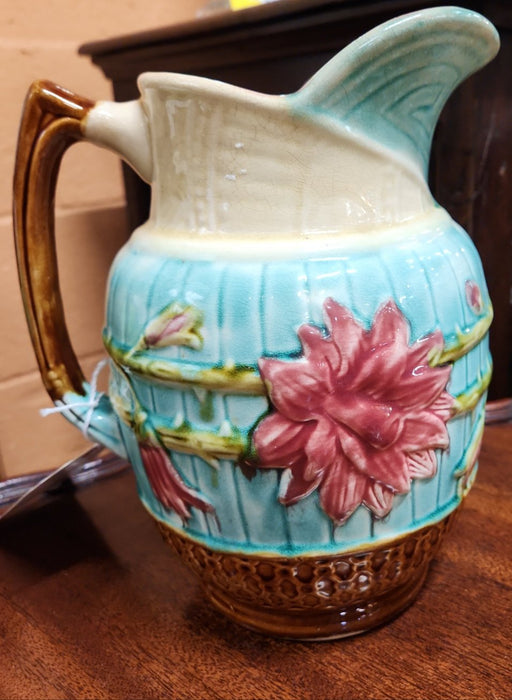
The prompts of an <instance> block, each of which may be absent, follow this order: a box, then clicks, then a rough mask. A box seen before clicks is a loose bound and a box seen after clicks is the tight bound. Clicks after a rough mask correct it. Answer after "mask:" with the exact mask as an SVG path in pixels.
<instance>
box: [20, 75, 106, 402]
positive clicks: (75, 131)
mask: <svg viewBox="0 0 512 700" xmlns="http://www.w3.org/2000/svg"><path fill="white" fill-rule="evenodd" d="M93 106H94V103H93V102H91V101H90V100H87V99H85V98H82V97H79V96H78V95H75V94H73V93H71V92H68V91H67V90H64V89H63V88H61V87H58V86H57V85H55V84H53V83H50V82H48V81H39V82H36V83H34V84H33V85H32V86H31V88H30V90H29V92H28V95H27V98H26V101H25V105H24V109H23V116H22V121H21V126H20V133H19V139H18V149H17V154H16V168H15V173H14V212H13V213H14V235H15V240H16V254H17V259H18V273H19V278H20V286H21V293H22V297H23V303H24V306H25V313H26V316H27V322H28V327H29V331H30V336H31V339H32V344H33V346H34V350H35V354H36V357H37V361H38V363H39V369H40V371H41V376H42V378H43V382H44V385H45V387H46V389H47V391H48V393H49V394H50V396H51V398H52V399H53V400H54V401H56V400H59V399H62V397H63V396H64V395H65V394H66V393H67V392H74V393H76V394H79V395H81V396H83V395H85V394H86V389H85V387H84V376H83V373H82V370H81V369H80V365H79V363H78V360H77V358H76V355H75V353H74V351H73V348H72V346H71V341H70V339H69V335H68V331H67V328H66V323H65V319H64V309H63V305H62V298H61V293H60V287H59V278H58V270H57V256H56V250H55V226H54V220H55V214H54V201H55V189H56V184H57V175H58V172H59V167H60V163H61V160H62V156H63V155H64V152H65V151H66V149H67V148H69V146H70V145H71V144H73V143H75V142H76V141H81V140H82V139H84V138H85V136H84V130H83V129H84V124H85V117H86V115H87V113H88V112H89V110H90V109H91V108H92V107H93Z"/></svg>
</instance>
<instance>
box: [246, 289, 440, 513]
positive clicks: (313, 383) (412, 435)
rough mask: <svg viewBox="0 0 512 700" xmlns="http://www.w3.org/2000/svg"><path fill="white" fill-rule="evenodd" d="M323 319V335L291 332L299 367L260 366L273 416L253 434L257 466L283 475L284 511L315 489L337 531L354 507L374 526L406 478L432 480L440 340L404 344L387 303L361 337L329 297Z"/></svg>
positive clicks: (398, 316)
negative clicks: (434, 361) (299, 351)
mask: <svg viewBox="0 0 512 700" xmlns="http://www.w3.org/2000/svg"><path fill="white" fill-rule="evenodd" d="M324 313H325V321H326V325H327V329H328V331H329V335H327V336H326V335H324V334H323V333H322V332H321V330H320V329H318V328H316V327H315V326H311V325H303V326H301V327H300V328H299V330H298V336H299V339H300V341H301V344H302V348H303V357H302V358H301V359H299V360H297V361H293V362H284V361H280V360H274V359H270V358H262V359H261V360H260V362H259V367H260V373H261V375H262V377H263V379H264V381H265V384H266V386H267V389H268V393H269V396H270V400H271V403H272V404H273V407H274V409H275V410H273V411H272V412H271V413H270V414H269V415H268V416H266V417H265V418H264V419H263V420H262V421H261V422H260V424H259V425H258V427H257V428H256V431H255V433H254V444H255V447H256V449H257V452H258V457H259V460H260V464H259V466H261V467H268V468H279V469H285V470H286V472H285V474H284V475H283V476H284V478H283V479H282V481H281V493H280V501H281V502H282V503H283V504H285V505H291V504H293V503H296V502H297V501H299V500H300V499H302V498H305V497H306V496H307V495H308V494H310V493H311V492H312V491H314V490H315V489H318V490H319V494H320V503H321V506H322V507H323V509H324V510H325V512H326V513H327V514H328V515H329V516H330V517H331V518H332V520H333V521H334V522H335V523H336V524H338V525H340V524H342V523H344V522H345V521H346V520H347V519H348V518H349V517H350V515H351V514H352V513H353V512H354V510H355V509H356V508H357V507H358V506H359V505H361V504H364V505H365V506H366V507H367V508H369V509H370V510H371V511H372V512H373V513H374V514H375V515H376V516H377V517H379V518H381V517H383V516H385V515H386V514H387V513H389V511H390V510H391V507H392V501H393V496H394V495H395V494H401V493H407V492H408V491H409V490H410V484H411V480H412V479H413V478H418V479H426V478H429V477H432V476H433V475H434V474H435V472H436V469H437V459H436V454H435V450H436V449H437V448H441V449H444V448H446V447H448V443H449V438H448V432H447V430H446V425H445V423H446V421H447V420H448V418H450V416H451V409H452V406H453V398H452V397H451V396H450V395H449V394H448V393H447V392H446V390H445V388H446V384H447V382H448V379H449V377H450V372H451V366H443V367H431V366H430V365H429V358H430V357H431V356H433V355H434V353H435V352H436V351H437V352H438V351H439V349H440V348H442V347H443V337H442V334H441V332H440V331H436V332H435V333H432V334H430V335H428V336H426V337H424V338H422V339H420V340H417V341H416V342H414V343H413V344H412V345H409V325H408V323H407V320H406V319H405V317H404V316H403V314H402V313H401V312H400V310H399V309H398V308H397V307H396V305H395V304H394V302H392V301H389V302H388V303H386V304H385V305H383V306H381V307H380V308H379V310H378V311H377V313H376V315H375V318H374V320H373V325H372V327H371V328H370V330H365V329H364V328H363V327H362V326H361V325H360V324H359V323H357V321H356V320H355V319H354V317H353V316H352V314H351V313H350V311H349V310H348V309H346V308H345V307H343V306H340V305H339V304H338V303H337V302H335V301H334V300H332V299H327V300H326V301H325V303H324Z"/></svg>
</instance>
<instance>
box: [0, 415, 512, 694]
mask: <svg viewBox="0 0 512 700" xmlns="http://www.w3.org/2000/svg"><path fill="white" fill-rule="evenodd" d="M511 467H512V424H497V425H492V426H488V427H487V429H486V434H485V439H484V446H483V451H482V456H481V460H480V472H479V476H478V479H477V482H476V485H475V486H474V488H473V490H472V491H471V493H470V495H469V496H468V498H467V500H466V504H465V506H464V508H463V510H462V513H461V515H460V517H459V519H458V521H457V522H456V523H455V526H454V529H453V530H452V532H451V533H450V535H449V536H448V539H447V540H446V542H445V544H444V546H443V547H442V549H441V552H440V554H439V555H438V557H437V559H436V561H435V562H434V564H433V566H432V569H431V573H430V576H429V578H428V580H427V584H426V586H425V588H424V589H423V591H422V593H421V594H420V596H419V598H418V600H417V601H416V603H415V604H414V605H413V606H412V607H411V608H410V609H409V610H407V611H406V612H405V613H404V614H403V615H402V616H401V617H399V618H398V619H397V620H395V621H394V622H393V623H391V624H389V625H388V626H386V627H383V628H381V629H378V630H376V631H373V632H370V633H368V634H366V635H363V636H361V637H355V638H351V639H347V640H340V641H335V642H323V643H312V644H305V643H298V642H287V641H279V640H274V639H270V638H266V637H263V636H260V635H258V634H255V633H253V632H250V631H248V630H245V629H243V628H240V627H238V626H236V625H234V624H232V623H230V622H228V621H227V620H225V619H224V618H223V617H222V616H221V615H220V614H218V613H217V612H216V611H215V610H213V609H212V608H211V607H210V606H209V605H208V604H207V603H206V602H205V601H204V600H203V598H202V596H201V591H200V588H199V586H198V584H197V583H196V581H195V580H194V579H193V578H192V576H191V575H190V574H189V572H188V571H187V570H186V569H185V568H184V567H183V565H182V564H181V563H180V561H179V560H178V559H177V558H176V557H175V556H174V555H173V554H172V553H171V552H170V551H168V549H167V547H166V546H165V545H164V543H163V541H162V540H161V539H160V536H159V534H158V532H157V530H156V527H155V526H154V525H153V524H152V522H151V520H150V518H149V517H148V516H147V515H146V513H145V511H144V510H143V508H142V506H141V505H139V502H138V500H137V496H136V492H135V485H134V481H133V477H132V475H131V473H130V472H129V471H126V472H124V473H123V474H121V475H119V476H117V477H112V478H110V479H108V480H105V481H102V482H96V483H94V484H93V485H90V486H88V487H86V488H83V489H82V490H80V491H77V492H75V493H67V494H63V495H61V496H59V497H58V498H55V499H54V500H53V501H52V502H50V503H48V504H46V505H44V506H42V507H40V508H38V509H37V510H34V511H32V512H28V513H25V514H23V515H20V516H18V517H17V518H16V519H12V520H10V521H6V522H5V523H2V524H1V525H2V526H1V527H0V606H1V607H0V610H1V614H0V634H1V640H2V641H1V643H0V655H1V656H0V658H1V666H0V668H1V671H0V697H1V698H23V699H24V700H25V699H27V700H28V699H29V698H38V699H39V698H130V699H133V698H187V699H188V698H199V699H202V698H234V699H242V698H247V699H248V700H249V699H250V700H255V699H258V698H272V700H274V699H276V698H279V699H287V698H290V699H291V698H293V700H298V699H299V700H300V699H301V698H315V700H317V699H319V700H322V699H323V698H333V699H336V700H341V699H344V698H347V699H352V698H364V699H365V700H368V699H370V698H371V699H376V698H400V699H405V698H414V699H415V700H418V699H420V698H426V699H428V700H435V699H436V698H443V699H445V698H449V699H450V700H453V699H456V698H460V699H464V700H469V699H472V698H474V699H478V700H481V699H484V698H489V699H490V700H509V699H510V698H511V697H512V622H511V620H512V533H511V527H510V526H511V523H512V498H511V496H512V469H511Z"/></svg>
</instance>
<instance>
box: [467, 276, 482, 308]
mask: <svg viewBox="0 0 512 700" xmlns="http://www.w3.org/2000/svg"><path fill="white" fill-rule="evenodd" d="M466 300H467V302H468V304H469V307H470V309H471V310H472V311H473V312H474V313H475V314H481V313H482V311H483V308H484V302H483V300H482V292H481V291H480V287H479V286H478V284H477V283H476V282H474V281H473V280H466Z"/></svg>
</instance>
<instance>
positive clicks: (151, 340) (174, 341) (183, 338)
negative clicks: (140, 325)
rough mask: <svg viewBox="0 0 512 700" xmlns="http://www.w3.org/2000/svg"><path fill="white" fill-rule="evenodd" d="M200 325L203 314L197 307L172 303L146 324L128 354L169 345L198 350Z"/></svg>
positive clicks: (201, 342)
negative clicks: (184, 346)
mask: <svg viewBox="0 0 512 700" xmlns="http://www.w3.org/2000/svg"><path fill="white" fill-rule="evenodd" d="M202 323H203V314H202V313H201V311H200V310H199V309H198V308H197V307H195V306H192V305H188V306H185V305H183V304H181V303H180V302H177V301H174V302H173V303H172V304H169V305H168V306H166V307H165V308H164V309H162V311H160V313H159V314H158V315H157V316H156V317H155V318H153V319H152V320H151V321H150V322H149V323H148V324H147V326H146V327H145V329H144V332H143V334H142V336H141V337H140V339H139V341H138V342H137V344H136V345H135V346H134V347H133V348H132V350H131V351H130V354H134V353H137V352H140V351H141V350H146V349H151V348H165V347H169V346H170V345H186V346H188V347H190V348H192V349H194V350H200V349H201V347H202V345H203V336H202V335H201V326H202Z"/></svg>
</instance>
